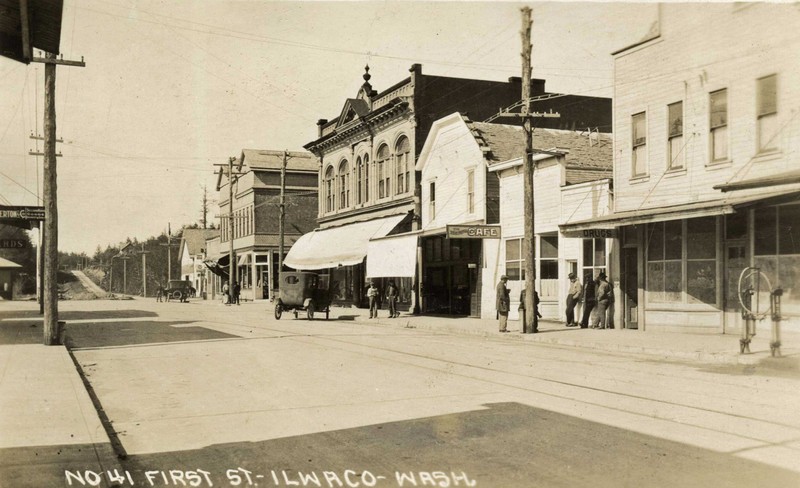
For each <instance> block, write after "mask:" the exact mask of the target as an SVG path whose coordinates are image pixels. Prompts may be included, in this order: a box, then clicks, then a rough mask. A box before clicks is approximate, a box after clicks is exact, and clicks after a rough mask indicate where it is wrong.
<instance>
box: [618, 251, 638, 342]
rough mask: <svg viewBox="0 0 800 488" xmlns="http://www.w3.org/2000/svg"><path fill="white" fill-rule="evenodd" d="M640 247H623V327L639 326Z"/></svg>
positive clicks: (635, 327)
mask: <svg viewBox="0 0 800 488" xmlns="http://www.w3.org/2000/svg"><path fill="white" fill-rule="evenodd" d="M638 256H639V248H638V247H623V248H622V259H621V261H622V276H621V277H620V281H621V283H620V288H622V327H623V328H625V329H638V328H639V267H638V266H639V264H638Z"/></svg>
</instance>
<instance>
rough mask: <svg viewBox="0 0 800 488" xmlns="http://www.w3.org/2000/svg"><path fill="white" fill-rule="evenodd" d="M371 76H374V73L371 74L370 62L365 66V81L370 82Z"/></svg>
mask: <svg viewBox="0 0 800 488" xmlns="http://www.w3.org/2000/svg"><path fill="white" fill-rule="evenodd" d="M370 78H372V75H371V74H369V64H368V65H366V66H364V81H367V82H368V81H369V79H370Z"/></svg>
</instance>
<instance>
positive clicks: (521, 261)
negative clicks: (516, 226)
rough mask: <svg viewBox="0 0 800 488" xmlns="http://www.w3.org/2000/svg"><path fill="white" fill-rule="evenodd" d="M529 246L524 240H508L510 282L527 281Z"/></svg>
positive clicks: (507, 263) (508, 273)
mask: <svg viewBox="0 0 800 488" xmlns="http://www.w3.org/2000/svg"><path fill="white" fill-rule="evenodd" d="M526 249H527V246H525V240H524V239H522V238H516V239H506V272H505V275H506V276H508V279H509V280H524V279H525V255H526V252H525V251H526Z"/></svg>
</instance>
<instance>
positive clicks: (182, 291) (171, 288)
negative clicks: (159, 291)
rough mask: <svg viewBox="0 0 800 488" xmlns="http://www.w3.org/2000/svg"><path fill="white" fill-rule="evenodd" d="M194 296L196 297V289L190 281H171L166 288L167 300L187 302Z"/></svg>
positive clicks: (165, 295)
mask: <svg viewBox="0 0 800 488" xmlns="http://www.w3.org/2000/svg"><path fill="white" fill-rule="evenodd" d="M192 295H194V288H193V287H192V282H191V281H189V280H169V282H167V286H166V288H164V297H165V298H166V299H167V300H169V299H170V298H172V299H174V300H179V301H181V302H185V301H186V300H188V299H189V297H190V296H192Z"/></svg>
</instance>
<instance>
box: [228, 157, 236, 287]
mask: <svg viewBox="0 0 800 488" xmlns="http://www.w3.org/2000/svg"><path fill="white" fill-rule="evenodd" d="M235 160H236V158H234V157H230V158H228V234H229V236H228V237H229V238H230V241H229V246H228V256H229V258H230V259H229V260H228V293H229V294H230V295H229V296H233V295H232V293H233V284H234V283H236V263H235V262H234V260H233V236H234V233H233V162H234V161H235Z"/></svg>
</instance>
